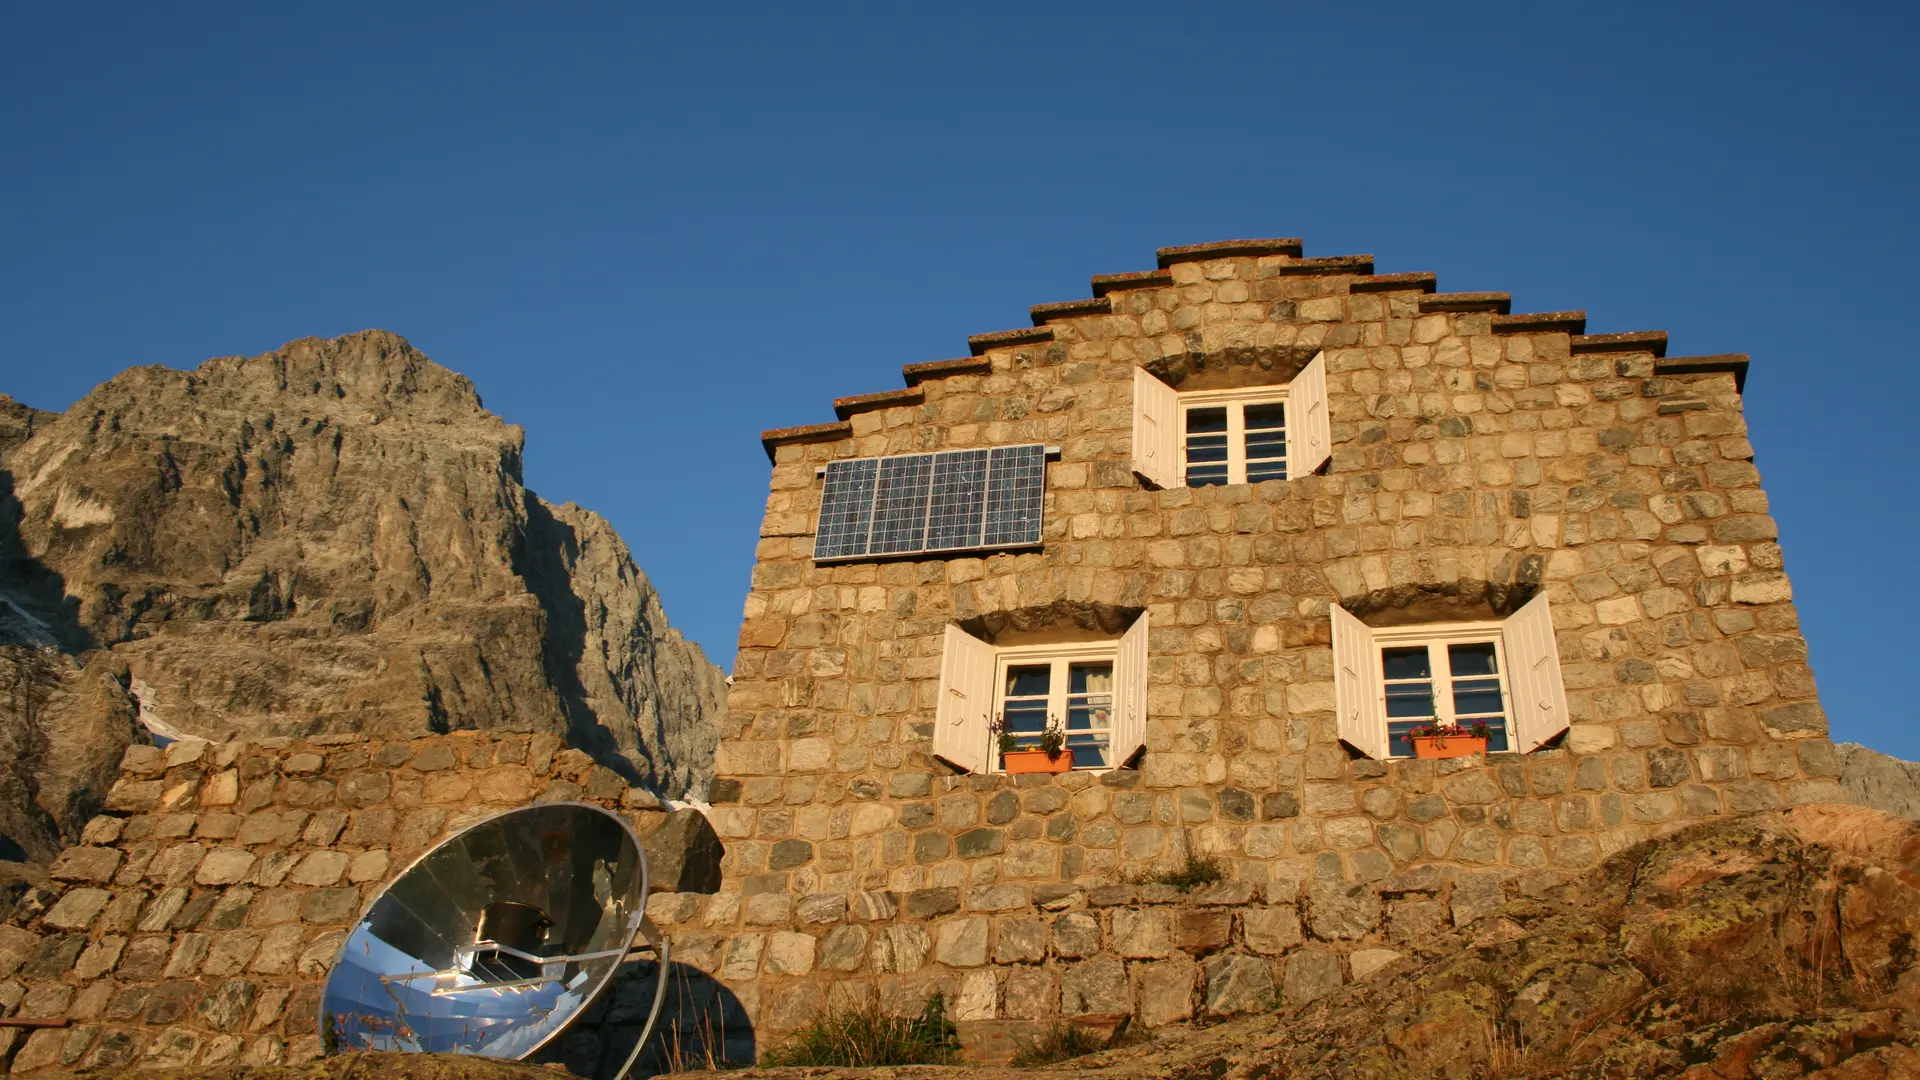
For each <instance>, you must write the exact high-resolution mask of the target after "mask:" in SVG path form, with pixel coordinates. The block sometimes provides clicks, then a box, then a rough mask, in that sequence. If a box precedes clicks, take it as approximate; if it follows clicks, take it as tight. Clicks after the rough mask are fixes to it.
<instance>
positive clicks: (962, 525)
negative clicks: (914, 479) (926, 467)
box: [927, 450, 987, 551]
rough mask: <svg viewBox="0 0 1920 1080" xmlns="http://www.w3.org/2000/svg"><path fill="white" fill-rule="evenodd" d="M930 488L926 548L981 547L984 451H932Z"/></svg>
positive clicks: (985, 477) (984, 477) (985, 502)
mask: <svg viewBox="0 0 1920 1080" xmlns="http://www.w3.org/2000/svg"><path fill="white" fill-rule="evenodd" d="M933 457H934V460H933V491H932V493H931V495H930V497H929V499H928V502H927V550H928V551H951V550H953V549H955V548H971V547H979V546H980V526H981V524H982V523H983V522H985V521H986V518H987V500H986V491H987V452H986V451H985V450H961V451H958V452H956V453H946V454H935V455H934V456H933Z"/></svg>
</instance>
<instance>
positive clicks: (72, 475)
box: [0, 331, 724, 801]
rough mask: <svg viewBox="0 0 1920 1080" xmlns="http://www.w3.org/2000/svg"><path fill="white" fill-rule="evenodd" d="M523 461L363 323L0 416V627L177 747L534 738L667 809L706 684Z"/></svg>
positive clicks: (469, 400)
mask: <svg viewBox="0 0 1920 1080" xmlns="http://www.w3.org/2000/svg"><path fill="white" fill-rule="evenodd" d="M522 445H523V434H522V432H521V430H520V428H518V427H516V426H514V425H511V424H508V423H506V422H505V421H504V420H501V419H500V418H499V417H496V416H494V415H493V414H491V413H489V412H487V411H486V409H485V408H484V407H483V406H482V404H481V401H480V398H479V395H478V394H476V393H475V391H474V388H473V385H472V384H471V383H470V382H469V381H468V380H467V379H465V378H464V377H462V376H460V375H457V374H455V373H453V372H451V371H448V370H447V369H445V368H443V367H440V366H439V365H437V364H435V363H433V362H432V361H430V360H428V359H427V358H426V357H425V356H423V355H422V354H421V353H419V352H418V351H417V350H415V349H414V348H413V347H412V346H410V345H408V344H407V343H406V342H405V341H404V340H402V339H400V338H399V337H397V336H394V335H392V334H387V333H384V332H379V331H370V332H366V333H361V334H353V335H349V336H346V337H342V338H339V339H336V340H333V341H320V340H314V339H309V340H303V341H297V342H294V343H292V344H290V345H288V346H286V347H285V348H282V349H280V350H277V351H275V352H271V353H268V354H265V355H263V356H256V357H252V358H242V357H223V358H219V359H214V360H209V361H207V362H206V363H205V364H202V365H201V366H200V367H199V368H198V369H196V370H194V371H191V372H182V371H174V370H170V369H167V368H161V367H146V368H136V369H133V370H130V371H127V372H124V373H123V374H121V375H120V376H118V377H116V378H114V379H112V380H111V381H109V382H107V383H105V384H103V385H101V386H100V387H99V388H98V389H96V390H95V391H94V392H93V393H91V394H89V395H88V396H87V397H86V398H84V399H83V400H81V401H80V402H78V403H77V404H75V405H74V406H73V407H72V408H71V409H69V410H67V411H66V412H65V413H64V414H60V415H53V414H48V413H42V412H37V411H35V410H32V409H27V408H25V407H23V406H19V405H17V404H15V403H13V402H12V401H11V400H10V399H9V400H6V401H4V402H0V485H4V488H0V558H4V562H5V565H4V568H0V592H4V593H5V595H6V597H7V602H6V603H0V612H17V617H14V618H13V622H15V623H18V624H19V626H21V627H26V628H29V629H30V631H31V632H29V631H27V630H23V631H20V632H18V633H16V634H15V635H14V639H13V640H16V642H17V646H18V647H23V648H28V647H31V644H32V643H30V642H28V640H27V639H28V638H29V637H31V636H33V635H34V634H37V635H39V637H40V638H41V639H43V640H41V641H39V642H38V643H39V644H41V645H43V646H44V645H52V646H54V647H55V649H56V651H57V653H58V654H63V655H62V656H61V657H60V659H61V662H62V663H65V664H67V665H68V666H74V665H80V666H79V667H78V668H77V670H76V671H75V672H70V673H69V674H71V675H72V676H73V677H74V678H78V677H79V676H78V674H77V671H79V670H87V668H86V667H85V666H84V665H85V664H94V665H104V666H99V668H98V670H97V671H95V673H94V683H95V684H98V683H99V680H101V679H106V680H109V681H113V680H116V679H118V680H119V684H120V685H121V686H122V694H123V695H130V697H131V700H132V703H133V704H134V705H135V706H136V707H137V708H138V709H139V710H140V711H141V712H142V713H143V714H144V715H145V716H146V717H148V718H151V719H157V720H158V721H161V722H163V723H164V724H166V725H168V726H170V727H171V728H174V729H177V730H179V731H181V732H184V733H188V734H192V735H199V736H204V737H208V738H215V739H221V738H231V737H259V736H269V735H304V734H321V733H327V732H336V731H359V732H366V733H368V734H374V735H380V736H394V735H402V734H407V733H415V732H426V731H444V730H452V729H461V728H490V729H504V730H513V731H551V732H556V733H561V734H563V735H565V736H566V738H567V740H568V741H569V742H570V743H571V744H572V745H574V746H577V747H580V748H581V749H584V750H587V751H588V752H590V753H592V754H594V755H595V756H596V757H597V758H599V759H601V760H602V761H603V762H605V763H607V764H610V765H612V766H614V767H616V768H618V769H620V770H621V771H622V772H624V773H626V774H627V775H628V776H629V778H630V779H633V780H637V781H642V782H645V783H647V784H649V785H651V786H654V787H656V788H658V789H660V790H662V791H664V792H666V793H669V794H676V795H677V794H679V793H681V792H682V791H684V790H686V789H687V787H688V786H689V785H691V784H694V783H696V782H702V781H703V780H704V777H705V776H706V774H707V772H708V769H709V763H710V761H711V757H712V748H713V744H714V737H715V736H714V732H715V729H716V727H717V722H718V717H719V714H720V710H721V708H722V705H721V701H722V695H723V691H724V676H723V674H722V673H721V672H720V670H719V669H718V668H716V667H715V666H714V665H712V664H711V663H709V662H708V661H707V660H706V658H705V657H704V655H702V653H701V652H700V649H699V647H698V646H696V645H694V644H692V643H690V642H688V641H686V640H684V639H683V638H682V637H681V636H680V635H679V634H678V633H677V632H676V631H674V630H672V629H671V628H670V627H669V626H668V625H667V620H666V617H665V615H664V613H663V612H662V610H661V607H660V603H659V599H658V597H657V595H656V594H655V593H654V591H653V588H652V586H651V585H650V584H649V583H648V581H647V579H646V576H645V575H644V574H642V573H641V572H640V570H639V568H638V567H637V566H635V565H634V562H633V559H632V557H631V555H630V554H629V553H628V551H627V549H626V545H625V544H623V543H622V542H621V541H620V538H619V537H618V535H616V534H615V533H614V531H613V529H612V528H611V527H610V526H609V525H608V524H607V523H606V522H605V521H604V520H603V519H601V518H599V517H598V516H596V515H594V514H592V513H591V512H588V511H585V510H581V509H579V508H577V507H573V506H561V507H554V506H549V505H548V504H546V503H544V502H543V501H541V500H540V499H539V498H538V497H537V496H535V495H534V494H533V493H532V492H530V491H528V490H527V489H526V488H525V487H524V486H523V484H522V482H521V468H520V465H521V451H522ZM0 621H5V620H4V618H0ZM42 652H43V653H44V649H43V650H42ZM103 657H106V658H110V659H111V661H113V662H112V663H108V662H107V661H106V660H104V659H102V658H103ZM83 661H84V663H83ZM89 685H93V684H89ZM96 711H97V710H96ZM16 712H18V710H16ZM15 726H19V725H18V724H17V723H16V725H15ZM49 737H51V736H49ZM51 749H52V751H53V752H54V753H55V755H56V756H58V752H59V750H60V744H59V742H58V740H55V741H54V742H53V743H52V744H51ZM116 750H117V748H116ZM116 756H117V753H116ZM43 801H44V800H43ZM83 801H84V800H83Z"/></svg>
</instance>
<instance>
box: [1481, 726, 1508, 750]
mask: <svg viewBox="0 0 1920 1080" xmlns="http://www.w3.org/2000/svg"><path fill="white" fill-rule="evenodd" d="M1482 723H1484V724H1486V725H1487V753H1489V754H1498V753H1501V752H1502V751H1505V750H1506V749H1508V746H1507V724H1506V721H1504V720H1485V721H1482Z"/></svg>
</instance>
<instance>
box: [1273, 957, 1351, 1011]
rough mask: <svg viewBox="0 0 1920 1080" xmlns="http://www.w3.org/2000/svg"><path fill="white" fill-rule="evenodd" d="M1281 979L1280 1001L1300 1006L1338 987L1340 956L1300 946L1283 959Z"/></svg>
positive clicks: (1340, 980)
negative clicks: (1283, 965) (1283, 967)
mask: <svg viewBox="0 0 1920 1080" xmlns="http://www.w3.org/2000/svg"><path fill="white" fill-rule="evenodd" d="M1286 965H1287V967H1286V972H1285V974H1284V975H1283V976H1282V978H1281V990H1280V1000H1281V1001H1282V1002H1283V1003H1284V1004H1287V1005H1304V1004H1306V1003H1307V1002H1309V1001H1315V1000H1318V999H1319V998H1322V997H1325V996H1326V995H1328V994H1331V993H1333V992H1334V991H1335V990H1338V989H1340V986H1341V982H1342V979H1341V975H1340V957H1339V955H1338V954H1336V953H1331V952H1327V951H1325V950H1323V949H1300V950H1298V951H1296V952H1294V953H1293V954H1291V955H1290V956H1288V957H1287V960H1286Z"/></svg>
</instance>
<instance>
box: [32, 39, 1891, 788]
mask: <svg viewBox="0 0 1920 1080" xmlns="http://www.w3.org/2000/svg"><path fill="white" fill-rule="evenodd" d="M662 7H664V5H662V6H656V7H655V8H653V9H651V10H650V9H648V8H647V7H645V6H643V5H630V4H602V5H593V6H585V5H504V4H500V5H483V4H462V5H452V4H448V5H440V6H434V5H429V4H426V3H407V4H394V3H385V4H378V5H360V4H350V3H328V4H324V5H322V4H298V5H296V4H232V5H226V6H222V5H216V4H211V3H199V4H168V5H152V4H143V5H133V4H124V5H116V4H11V5H7V6H6V8H5V9H4V12H0V86H3V87H4V91H0V93H3V94H4V96H3V97H0V105H3V108H0V148H3V149H4V167H3V168H0V196H3V197H4V200H5V207H6V209H5V213H4V215H3V216H0V317H3V318H4V322H5V327H6V334H5V345H4V346H3V347H0V391H5V392H8V393H11V394H13V395H14V396H15V397H17V398H19V399H21V400H23V401H25V402H27V403H29V404H32V405H35V406H38V407H40V408H44V409H64V408H66V407H67V406H68V405H70V404H72V402H73V401H74V400H76V399H77V398H78V397H80V396H81V395H83V394H85V393H86V392H87V391H88V390H89V389H90V388H91V387H93V386H94V385H95V384H97V383H99V382H101V381H102V380H105V379H107V378H108V377H110V376H112V375H113V374H114V373H115V372H117V371H119V370H121V369H123V368H125V367H128V366H131V365H134V364H149V363H161V364H167V365H170V366H176V367H191V366H193V365H195V364H198V363H199V362H200V361H202V360H204V359H206V358H207V357H210V356H216V355H231V354H236V353H241V354H254V353H259V352H263V351H266V350H269V349H272V348H275V347H277V346H279V345H280V344H282V343H283V342H286V341H288V340H291V339H294V338H298V337H305V336H309V335H323V336H332V335H337V334H341V333H346V332H350V331H354V330H361V329H365V328H368V327H382V328H385V329H389V330H393V331H396V332H398V333H400V334H403V335H405V336H406V337H408V338H409V339H411V340H412V341H413V343H414V344H415V345H417V346H419V347H420V348H421V349H422V350H424V351H425V352H426V353H427V354H428V355H430V356H432V357H433V358H434V359H435V360H437V361H439V362H440V363H442V364H445V365H447V366H448V367H451V368H453V369H455V370H457V371H461V372H464V373H465V374H467V375H468V376H470V377H472V379H473V380H474V382H475V383H476V384H478V386H479V388H480V391H481V393H482V395H483V396H484V397H485V399H486V402H487V405H488V406H489V408H491V409H493V410H494V411H495V412H497V413H499V414H501V415H503V416H504V417H506V418H507V419H509V420H511V421H514V422H516V423H520V424H523V425H525V426H526V429H527V458H526V468H527V481H528V484H529V485H530V486H531V487H532V488H534V489H535V490H536V491H538V492H539V493H540V494H541V495H543V496H545V497H546V498H548V499H550V500H554V501H563V500H572V501H575V502H578V503H581V504H582V505H585V506H588V507H591V508H593V509H595V510H598V511H600V512H602V513H604V514H605V515H607V517H608V518H610V519H611V520H612V521H613V523H614V524H615V525H616V526H617V527H618V528H619V530H620V532H621V533H622V535H624V536H625V537H626V539H627V542H628V544H630V545H631V546H632V548H633V550H634V554H635V556H636V557H637V558H638V560H639V562H640V564H641V566H642V567H644V568H645V569H646V570H647V572H648V573H649V575H650V576H651V577H652V578H653V580H654V581H655V583H656V584H657V585H658V586H659V588H660V591H661V592H662V594H663V595H664V597H665V601H666V606H667V611H668V614H669V616H670V617H671V618H672V619H673V621H674V623H675V624H676V625H678V626H680V627H682V628H683V629H684V630H685V631H686V632H687V633H688V634H689V635H690V636H692V637H693V638H694V639H696V640H698V641H699V642H700V643H701V644H702V645H704V646H705V647H706V648H707V650H708V653H709V654H710V655H711V656H713V657H714V658H715V659H716V660H717V661H719V662H720V663H722V664H729V663H730V662H731V658H732V655H733V640H734V635H735V633H736V632H737V630H738V620H739V613H740V606H741V601H742V599H743V597H744V595H745V592H746V588H747V577H748V572H749V569H750V567H751V562H752V551H753V544H754V538H755V532H756V530H757V527H758V521H759V514H760V510H761V506H762V501H763V499H764V498H765V492H766V475H767V462H766V459H765V457H764V455H763V453H762V451H761V449H760V445H759V443H758V441H757V438H756V436H757V434H758V432H759V431H760V430H761V429H763V428H769V427H780V426H787V425H791V424H801V423H810V422H818V421H822V420H830V419H832V418H833V414H832V409H831V405H830V402H831V400H832V398H834V397H836V396H839V395H845V394H854V393H863V392H868V391H874V390H885V389H890V388H893V387H897V386H899V385H900V365H901V364H903V363H910V362H915V361H921V360H937V359H944V358H947V357H952V356H963V355H965V354H966V337H967V335H968V334H972V333H979V332H982V331H989V330H1003V329H1009V328H1012V327H1015V326H1022V325H1026V324H1027V307H1028V305H1030V304H1035V303H1042V302H1048V301H1056V300H1071V299H1076V298H1079V297H1084V296H1087V295H1088V286H1087V278H1088V276H1089V275H1092V274H1096V273H1113V272H1118V271H1126V270H1142V269H1149V268H1151V267H1152V266H1153V249H1154V248H1155V247H1157V246H1161V245H1167V244H1184V243H1194V242H1200V241H1207V240H1220V239H1228V238H1235V237H1265V236H1300V237H1304V238H1305V240H1306V253H1307V254H1308V255H1345V254H1358V253H1370V254H1373V255H1374V256H1375V258H1376V260H1377V268H1378V270H1379V271H1380V272H1381V273H1394V272H1400V271H1410V270H1432V271H1437V272H1438V273H1439V275H1440V287H1441V288H1442V289H1444V290H1447V291H1467V290H1506V291H1510V292H1512V293H1513V297H1514V310H1515V311H1552V310H1561V309H1567V308H1584V309H1585V310H1586V311H1587V313H1588V323H1587V326H1588V329H1589V331H1590V332H1593V333H1610V332H1615V331H1624V330H1643V329H1665V330H1668V331H1670V332H1671V334H1672V342H1671V347H1670V352H1671V353H1672V354H1673V355H1692V354H1700V353H1719V352H1746V353H1751V354H1752V356H1753V372H1752V377H1751V379H1750V381H1749V383H1748V393H1747V417H1748V420H1749V422H1750V424H1751V426H1752V429H1753V439H1754V442H1755V443H1756V444H1757V446H1758V448H1759V464H1760V466H1761V469H1762V472H1763V475H1764V478H1765V483H1766V485H1767V488H1768V491H1769V492H1770V494H1771V496H1772V498H1773V507H1774V513H1775V516H1776V517H1777V518H1778V519H1779V522H1780V526H1781V531H1782V534H1783V542H1784V544H1785V546H1786V551H1787V568H1788V570H1789V572H1790V573H1791V574H1792V576H1793V581H1794V586H1795V590H1796V594H1797V600H1798V602H1799V605H1800V611H1801V613H1802V617H1803V621H1804V624H1805V627H1806V631H1807V635H1808V637H1809V638H1810V639H1811V642H1812V649H1813V663H1814V667H1815V671H1816V673H1817V675H1818V677H1819V681H1820V689H1821V694H1822V697H1823V699H1824V701H1825V704H1826V706H1827V710H1828V714H1829V716H1830V717H1831V719H1832V726H1833V733H1834V736H1835V738H1837V739H1856V740H1860V741H1864V742H1866V743H1868V744H1870V745H1873V746H1876V747H1878V748H1880V749H1883V750H1887V751H1889V752H1893V753H1898V754H1901V755H1903V756H1906V757H1909V758H1920V723H1917V721H1920V710H1917V709H1916V704H1915V701H1916V698H1915V695H1914V693H1913V691H1912V688H1911V685H1910V679H1911V678H1912V677H1913V676H1914V672H1911V671H1907V670H1906V669H1905V667H1904V665H1905V664H1906V663H1907V662H1908V661H1907V660H1902V659H1901V658H1902V657H1908V658H1909V659H1911V657H1912V656H1913V652H1914V650H1913V646H1912V644H1911V642H1912V635H1913V630H1912V627H1913V625H1914V622H1915V620H1914V618H1913V616H1912V614H1911V605H1912V600H1911V599H1910V598H1909V595H1908V592H1907V590H1908V589H1910V588H1912V587H1913V583H1914V580H1915V577H1916V574H1917V573H1920V570H1917V569H1916V555H1920V552H1917V551H1916V543H1915V539H1916V527H1917V526H1920V521H1917V520H1916V516H1917V515H1916V505H1915V504H1916V496H1920V485H1917V484H1916V482H1915V479H1914V477H1915V474H1916V469H1915V467H1914V465H1913V464H1912V463H1911V462H1910V461H1908V460H1907V453H1906V451H1904V450H1902V447H1906V448H1909V449H1911V448H1912V446H1913V444H1914V436H1915V428H1916V419H1915V404H1916V390H1917V389H1920V375H1916V363H1915V360H1916V357H1915V355H1914V353H1915V347H1914V345H1913V340H1914V338H1913V336H1912V324H1913V322H1914V315H1915V311H1914V297H1915V296H1916V294H1917V293H1916V286H1917V285H1920V280H1916V278H1917V277H1920V275H1916V272H1915V269H1914V267H1915V260H1914V250H1915V248H1916V246H1920V245H1917V244H1916V241H1917V240H1920V237H1917V236H1916V232H1920V230H1917V229H1916V214H1915V208H1914V194H1915V192H1916V190H1920V184H1916V179H1917V178H1916V175H1915V171H1916V170H1915V165H1916V131H1917V130H1920V127H1917V125H1916V115H1920V113H1917V111H1916V106H1920V94H1916V84H1917V83H1920V75H1917V74H1916V73H1920V64H1916V63H1915V62H1914V61H1913V60H1912V56H1911V47H1912V42H1913V41H1914V40H1915V39H1916V36H1920V35H1917V34H1916V31H1920V25H1917V23H1920V18H1916V15H1915V8H1914V7H1913V6H1912V5H1897V6H1896V5H1891V4H1889V5H1884V6H1876V5H1854V4H1835V3H1825V4H1793V5H1786V4H1766V3H1743V4H1724V5H1708V4H1696V3H1683V4H1675V3H1659V4H1624V3H1622V4H1588V5H1564V4H1563V5H1549V4H1522V5H1513V6H1504V7H1503V6H1502V5H1500V4H1498V3H1495V4H1491V5H1488V4H1482V5H1477V6H1473V7H1471V8H1461V7H1459V6H1457V5H1455V6H1448V5H1432V4H1423V5H1399V4H1393V3H1374V4H1363V5H1336V4H1316V5H1310V6H1309V5H1291V4H1283V3H1268V4H1259V5H1245V6H1236V5H1231V4H1212V5H1190V6H1189V7H1187V8H1184V9H1183V8H1180V7H1178V6H1177V5H1166V4H1151V5H1148V4H1142V5H1138V6H1134V5H1129V4H1126V3H1106V4H1100V5H1089V6H1085V7H1066V6H1048V5H1033V4H1022V5H1006V6H993V5H986V4H969V5H960V6H958V7H945V6H941V7H938V9H937V10H936V9H935V7H934V6H932V5H878V4H873V5H843V6H833V7H828V6H825V5H813V6H811V8H812V10H810V11H805V12H803V11H801V10H800V5H780V6H775V5H767V6H764V7H750V6H726V7H723V6H720V5H684V6H681V10H680V11H676V12H675V13H673V14H654V13H652V11H655V10H660V9H661V8H662ZM694 9H699V10H698V12H697V13H693V14H687V13H685V12H689V11H693V10H694Z"/></svg>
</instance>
